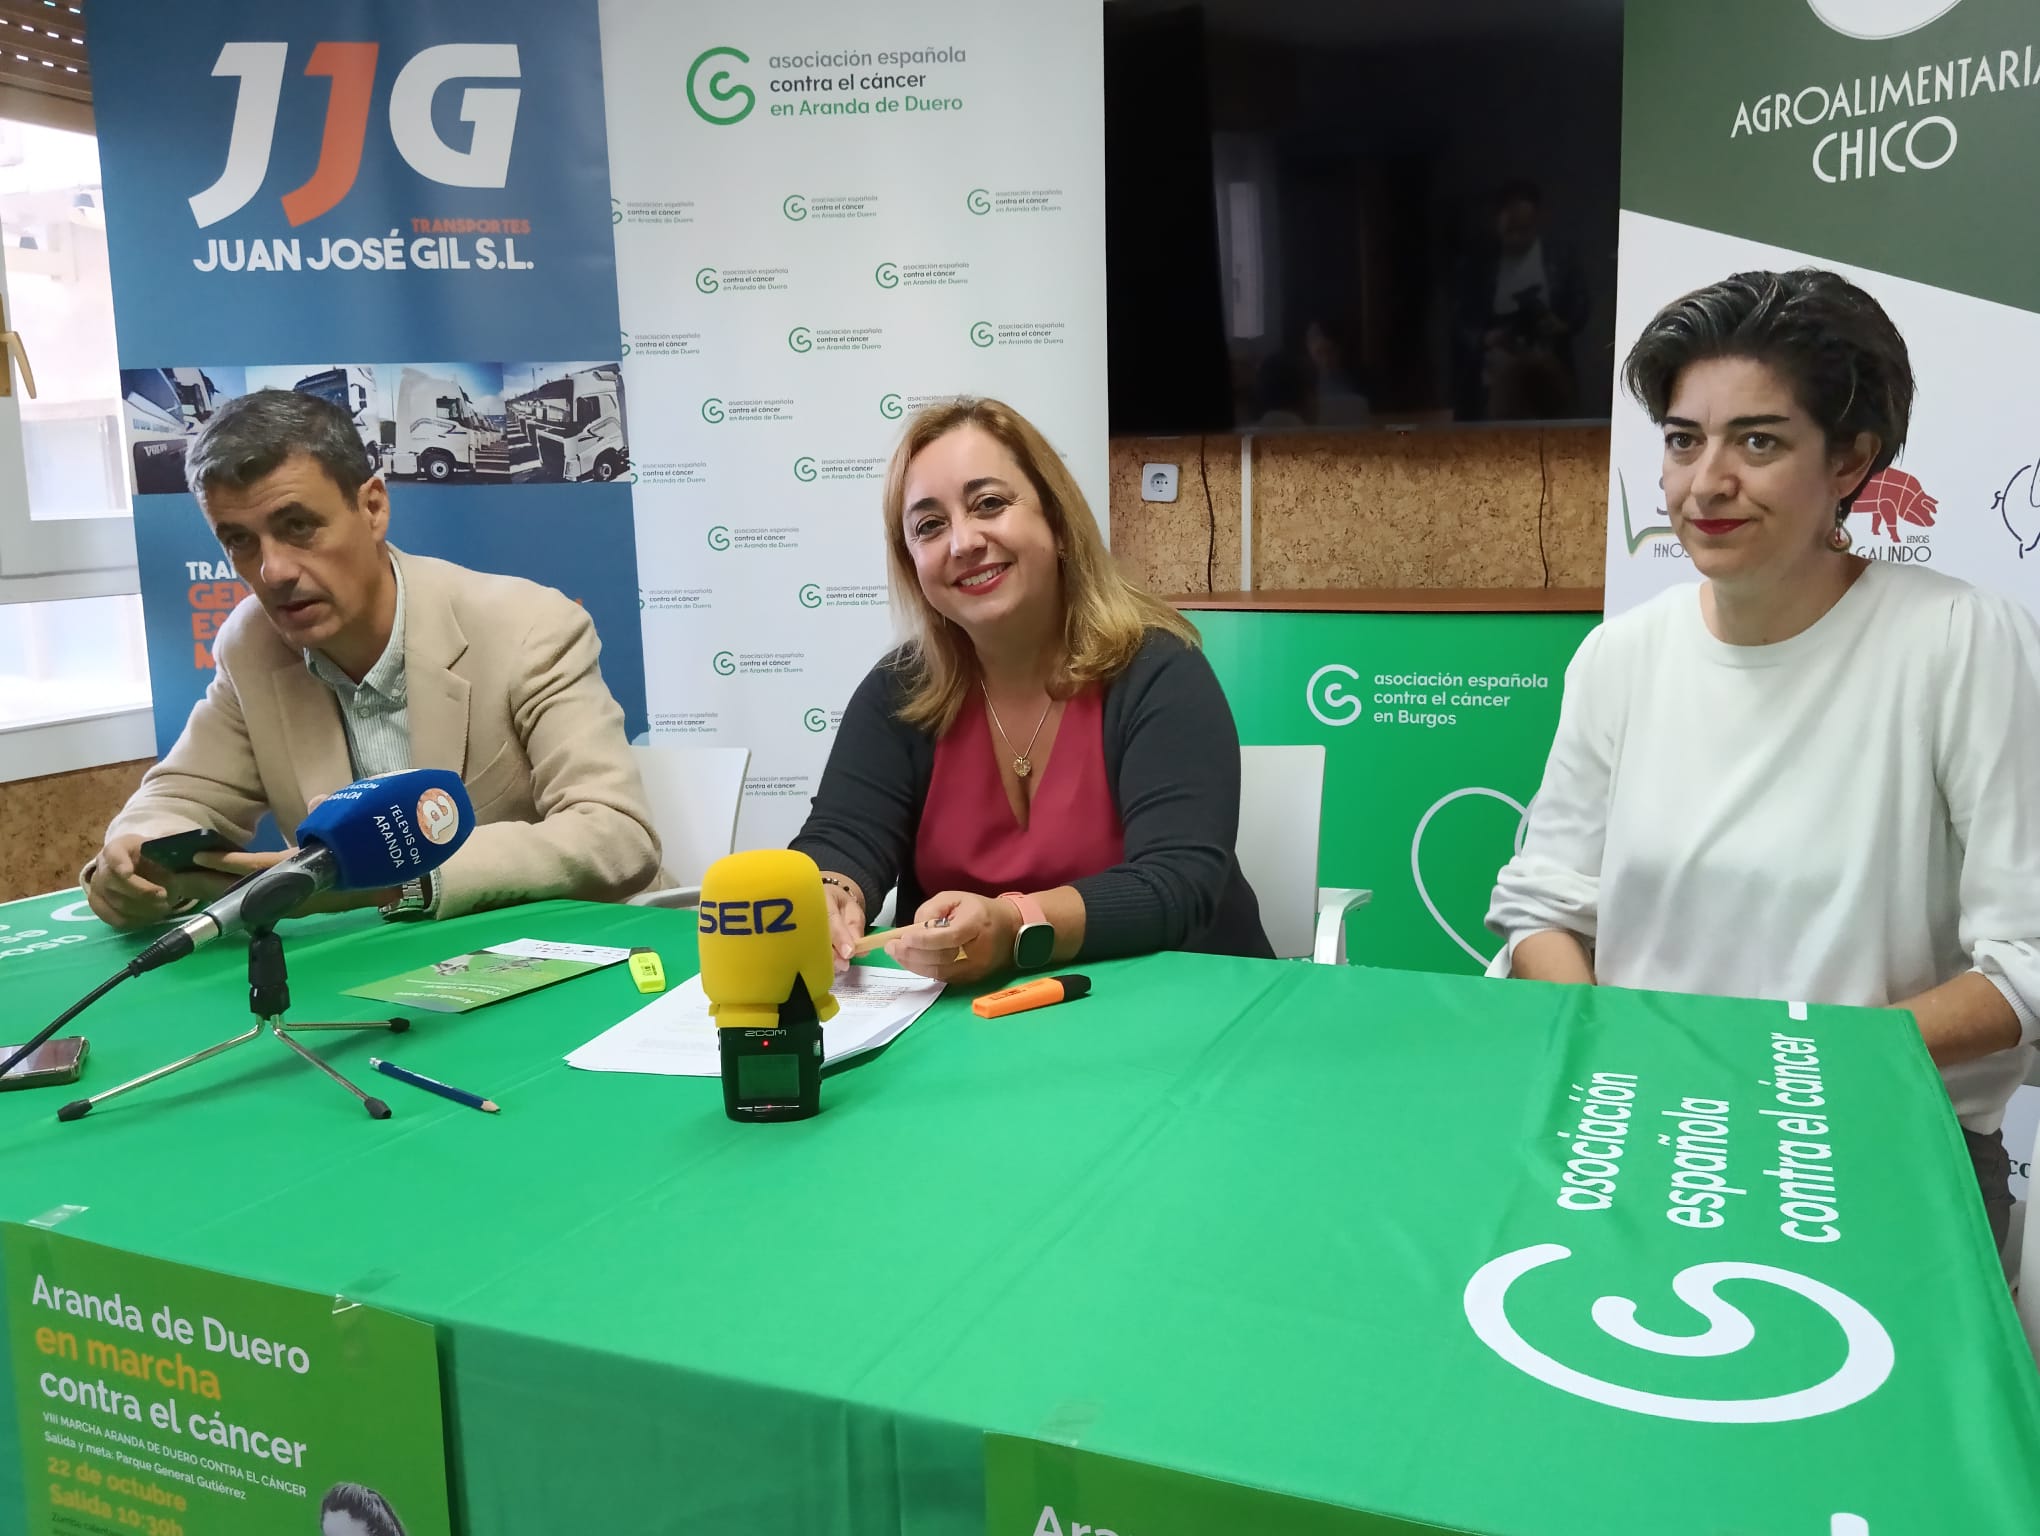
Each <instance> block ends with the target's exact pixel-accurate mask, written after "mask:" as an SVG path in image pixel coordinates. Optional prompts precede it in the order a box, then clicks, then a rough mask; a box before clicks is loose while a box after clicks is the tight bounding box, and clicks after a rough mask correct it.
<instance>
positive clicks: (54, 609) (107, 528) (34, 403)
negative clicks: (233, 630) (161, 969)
mask: <svg viewBox="0 0 2040 1536" xmlns="http://www.w3.org/2000/svg"><path fill="white" fill-rule="evenodd" d="M0 303H4V306H5V311H4V312H5V317H6V328H7V329H11V330H13V331H14V332H16V333H17V334H18V335H19V336H20V338H21V342H22V347H23V350H24V353H25V355H26V357H27V360H28V365H29V368H30V369H31V370H32V371H33V373H34V375H35V384H36V394H35V395H34V396H33V397H32V398H31V397H30V396H29V394H28V392H27V387H26V379H25V378H24V377H23V376H22V375H21V373H20V371H19V370H16V371H15V372H14V375H13V378H12V380H11V383H12V388H11V390H10V392H9V393H7V394H4V395H0V778H12V777H15V776H17V775H19V774H22V773H28V772H47V771H53V770H55V769H60V768H64V767H80V766H85V762H84V761H80V760H76V755H75V753H73V754H72V755H71V756H64V755H63V754H61V753H60V754H58V755H57V756H56V757H54V758H53V757H52V755H51V752H50V751H49V750H48V742H47V740H45V741H44V742H43V743H42V744H41V745H40V746H38V745H37V744H36V743H35V742H32V741H31V739H30V737H31V736H32V735H33V734H34V733H35V731H37V730H38V729H42V730H45V731H46V732H47V731H49V730H55V729H57V728H59V727H62V726H63V725H64V723H66V722H79V721H93V720H97V721H102V722H104V721H106V720H108V719H110V718H112V717H117V716H122V715H127V716H132V717H133V718H132V720H131V721H129V722H128V723H129V725H131V726H132V727H133V728H132V729H124V730H119V731H114V732H111V733H109V732H108V731H106V730H97V731H94V732H91V733H87V734H88V736H89V739H90V741H91V742H92V743H94V745H92V746H90V747H80V748H78V749H77V750H78V751H82V752H86V753H88V754H89V756H90V759H91V760H96V761H108V760H111V759H110V758H109V756H108V755H107V754H108V753H112V754H114V755H129V756H134V755H146V754H147V753H148V751H149V750H150V747H149V745H148V740H149V733H148V731H147V729H146V724H147V722H146V711H147V708H148V704H149V681H148V657H147V650H146V647H145V644H144V640H143V629H142V611H141V599H140V598H139V597H138V596H136V590H137V585H138V583H137V581H136V573H135V545H134V523H133V518H132V515H131V502H130V497H131V495H132V490H133V486H132V471H131V469H130V466H129V462H128V455H127V452H126V449H125V445H124V443H123V441H122V433H121V415H122V410H123V401H122V399H121V393H120V374H119V369H118V352H117V350H116V347H115V344H114V328H113V288H112V282H111V278H110V276H109V272H108V267H107V255H106V215H105V202H104V193H103V192H102V190H101V188H100V184H99V153H98V147H97V144H96V143H95V141H94V139H93V137H92V135H91V134H90V133H89V132H85V131H80V130H79V129H76V128H62V127H56V126H52V125H50V124H48V123H43V122H31V121H25V120H22V119H18V118H12V117H5V116H0ZM0 366H9V367H11V366H12V365H11V364H5V363H4V360H0ZM160 393H161V395H162V398H161V399H155V398H151V399H150V400H149V401H147V402H146V408H147V409H148V410H150V411H153V412H161V413H163V414H166V415H168V416H172V417H176V418H179V419H181V418H183V417H184V416H188V415H189V413H190V411H191V409H192V403H191V401H190V399H187V398H184V397H183V392H182V391H180V390H179V388H178V381H176V380H172V379H165V380H163V387H162V390H161V391H160ZM134 404H135V406H136V408H137V409H138V410H139V409H142V408H144V402H140V401H137V402H134ZM24 733H26V734H24ZM50 739H54V738H50ZM65 739H66V740H69V739H72V738H70V737H66V738H65ZM76 739H78V740H80V741H83V740H86V739H87V737H84V736H80V737H77V738H76Z"/></svg>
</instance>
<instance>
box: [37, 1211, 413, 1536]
mask: <svg viewBox="0 0 2040 1536" xmlns="http://www.w3.org/2000/svg"><path fill="white" fill-rule="evenodd" d="M0 1269H4V1283H5V1287H6V1291H5V1295H6V1308H5V1311H6V1316H7V1328H8V1348H9V1351H10V1353H11V1357H12V1361H13V1371H14V1381H13V1392H14V1400H15V1405H16V1408H17V1410H18V1412H19V1415H20V1424H21V1454H22V1459H23V1466H22V1477H23V1485H24V1487H25V1488H26V1490H27V1494H28V1529H27V1531H26V1532H25V1533H24V1536H100V1533H102V1532H106V1533H112V1532H123V1531H126V1532H141V1533H143V1536H330V1533H332V1532H335V1531H343V1530H361V1531H377V1532H397V1533H400V1536H451V1532H452V1525H451V1521H450V1519H449V1516H448V1509H447V1485H446V1441H445V1431H444V1428H443V1420H442V1418H441V1409H440V1398H439V1357H438V1352H437V1346H436V1343H435V1340H434V1335H433V1331H432V1329H431V1327H430V1326H428V1325H427V1324H424V1323H420V1322H414V1321H412V1320H411V1319H409V1318H404V1317H398V1316H396V1315H395V1314H393V1313H389V1312H383V1311H378V1310H377V1309H375V1308H373V1307H364V1306H360V1305H357V1304H355V1303H353V1302H350V1301H346V1300H336V1299H335V1298H333V1297H331V1296H320V1295H314V1294H312V1293H310V1292H307V1291H293V1290H286V1289H284V1288H282V1287H279V1286H273V1285H260V1284H257V1283H256V1282H254V1281H252V1280H241V1279H236V1278H234V1277H232V1276H228V1275H219V1274H213V1273H210V1272H208V1271H206V1270H202V1269H192V1268H189V1267H187V1266H185V1265H182V1264H170V1263H165V1262H163V1261H162V1260H158V1259H150V1258H144V1257H142V1256H141V1255H139V1254H132V1253H125V1252H123V1251H121V1250H120V1249H117V1248H106V1247H101V1246H99V1245H98V1244H96V1243H88V1242H82V1241H80V1240H78V1239H76V1238H70V1237H63V1236H60V1235H58V1234H57V1233H55V1232H50V1231H45V1230H42V1229H40V1228H37V1227H27V1226H18V1225H13V1224H9V1225H6V1226H4V1227H0ZM341 1517H352V1519H353V1520H354V1522H355V1523H354V1524H352V1525H350V1524H348V1523H346V1521H345V1520H344V1519H343V1518H341Z"/></svg>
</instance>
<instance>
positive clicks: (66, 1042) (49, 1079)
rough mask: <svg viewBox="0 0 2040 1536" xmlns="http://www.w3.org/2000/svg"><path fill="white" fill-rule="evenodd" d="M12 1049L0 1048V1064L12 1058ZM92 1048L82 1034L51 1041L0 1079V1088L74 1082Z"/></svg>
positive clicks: (8, 1047) (13, 1049) (4, 1046)
mask: <svg viewBox="0 0 2040 1536" xmlns="http://www.w3.org/2000/svg"><path fill="white" fill-rule="evenodd" d="M15 1049H16V1047H14V1046H11V1045H0V1061H5V1060H6V1059H7V1058H8V1057H10V1056H12V1055H13V1054H14V1052H15ZM91 1049H92V1042H91V1041H89V1040H87V1039H86V1038H85V1037H84V1036H83V1035H70V1036H67V1037H66V1038H65V1039H62V1040H52V1041H50V1042H49V1043H48V1044H46V1045H43V1046H41V1047H40V1048H38V1049H37V1051H36V1052H35V1054H34V1055H32V1056H30V1057H29V1058H28V1060H26V1061H24V1062H23V1063H22V1064H21V1065H20V1066H18V1067H16V1068H15V1069H14V1070H13V1071H12V1072H9V1073H8V1074H7V1075H6V1076H5V1077H0V1089H4V1088H50V1087H54V1086H55V1085H56V1084H58V1083H75V1082H77V1081H78V1074H79V1073H81V1072H83V1071H84V1070H85V1055H86V1052H88V1051H90V1050H91Z"/></svg>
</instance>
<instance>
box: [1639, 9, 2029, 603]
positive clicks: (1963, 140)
mask: <svg viewBox="0 0 2040 1536" xmlns="http://www.w3.org/2000/svg"><path fill="white" fill-rule="evenodd" d="M1626 18H1627V19H1626V23H1625V28H1626V30H1625V44H1624V46H1625V64H1624V79H1623V95H1624V108H1623V142H1622V215H1621V240H1622V252H1621V274H1620V281H1619V285H1618V292H1617V296H1616V361H1617V365H1618V368H1619V364H1620V361H1621V357H1622V354H1623V352H1624V351H1625V350H1626V349H1627V347H1628V346H1629V344H1630V343H1631V342H1632V341H1634V339H1635V338H1636V336H1637V334H1638V332H1640V331H1641V330H1642V328H1643V327H1644V325H1645V324H1646V323H1647V322H1648V321H1649V319H1650V317H1651V316H1652V315H1653V314H1654V313H1655V312H1656V311H1657V310H1658V309H1659V308H1660V307H1661V306H1663V305H1664V304H1666V303H1668V302H1669V301H1671V300H1672V299H1675V298H1677V297H1678V296H1679V295H1680V294H1683V293H1687V292H1689V291H1691V290H1692V289H1694V288H1698V287H1701V286H1703V285H1705V284H1707V283H1711V282H1714V281H1716V280H1718V279H1720V278H1723V277H1726V276H1728V275H1729V274H1730V273H1733V272H1741V271H1748V270H1751V269H1753V268H1774V269H1776V268H1790V267H1798V266H1807V265H1813V266H1822V267H1828V268H1832V269H1833V270H1835V271H1838V272H1840V273H1842V274H1843V275H1844V276H1846V277H1848V278H1849V279H1850V280H1851V281H1853V282H1856V283H1858V284H1860V285H1861V286H1862V287H1863V288H1865V289H1866V290H1868V291H1869V293H1870V294H1871V295H1872V296H1873V297H1875V298H1876V299H1877V301H1878V302H1879V303H1880V304H1882V305H1883V306H1884V308H1885V309H1886V310H1887V311H1888V312H1889V313H1890V315H1891V318H1892V320H1893V321H1894V322H1895V323H1896V324H1897V326H1898V328H1899V330H1900V331H1901V332H1902V333H1903V334H1904V336H1905V339H1906V342H1907V345H1908V346H1909V348H1910V349H1911V352H1912V363H1913V371H1914V374H1915V376H1916V378H1917V380H1918V390H1919V393H1918V398H1917V401H1916V403H1915V406H1914V409H1913V417H1912V430H1911V433H1910V436H1909V438H1908V440H1907V443H1906V447H1905V451H1904V453H1903V454H1902V455H1901V457H1900V458H1899V461H1898V463H1897V464H1896V465H1895V466H1893V467H1892V468H1891V469H1889V470H1886V471H1885V472H1884V473H1883V474H1881V475H1879V476H1878V477H1876V479H1875V480H1874V481H1873V482H1872V483H1871V484H1870V485H1869V486H1868V487H1866V488H1865V490H1864V491H1863V493H1862V494H1861V495H1860V496H1859V497H1858V499H1857V501H1856V503H1855V507H1854V511H1853V514H1852V515H1851V517H1850V518H1849V530H1850V532H1851V534H1852V535H1853V536H1854V539H1855V549H1856V553H1857V554H1859V555H1862V556H1864V557H1866V558H1868V559H1874V560H1887V561H1895V562H1899V563H1904V564H1916V565H1925V566H1929V567H1930V568H1932V569H1934V570H1937V571H1944V572H1946V573H1948V574H1950V575H1953V576H1957V577H1960V578H1962V579H1963V580H1965V581H1969V582H1973V583H1975V584H1976V585H1977V586H1980V587H1985V588H1989V589H1992V590H1995V591H1998V592H2002V593H2004V594H2006V595H2008V596H2011V597H2016V598H2018V599H2020V600H2022V601H2024V602H2025V603H2027V604H2028V605H2029V606H2040V433H2036V431H2035V430H2034V425H2035V424H2034V418H2033V408H2032V397H2033V384H2032V376H2033V367H2032V358H2033V357H2034V355H2035V354H2036V352H2040V262H2036V261H2035V260H2034V256H2033V253H2034V251H2035V250H2036V249H2040V198H2036V197H2035V196H2034V192H2033V189H2034V187H2035V186H2036V185H2040V26H2036V24H2035V22H2036V18H2035V13H2034V9H2033V6H2032V4H2031V0H1721V3H1718V4H1715V5H1710V6H1706V7H1695V6H1691V5H1683V4H1679V3H1677V0H1630V3H1629V6H1628V9H1627V12H1626ZM1617 395H1618V399H1617V401H1616V406H1615V419H1614V430H1613V434H1612V444H1611V455H1612V459H1611V463H1610V466H1609V477H1608V478H1609V485H1608V498H1609V500H1608V576H1607V608H1608V612H1609V613H1610V614H1615V613H1619V612H1621V611H1623V610H1624V609H1627V608H1631V607H1634V606H1635V605H1636V604H1638V603H1640V602H1642V601H1644V600H1645V599H1646V598H1648V597H1650V596H1652V595H1653V594H1654V593H1657V592H1660V591H1662V590H1664V589H1665V588H1666V587H1668V586H1672V585H1674V584H1677V583H1679V582H1684V581H1691V580H1693V579H1695V578H1694V572H1693V569H1692V566H1691V564H1690V562H1689V561H1687V560H1686V558H1685V555H1684V551H1683V550H1682V549H1681V548H1680V546H1679V542H1678V540H1677V538H1676V537H1674V536H1673V533H1672V529H1671V526H1670V520H1669V518H1668V517H1667V515H1666V512H1665V508H1664V501H1663V497H1662V494H1661V493H1660V492H1659V490H1658V463H1659V460H1660V458H1661V456H1662V452H1663V449H1662V445H1661V443H1660V441H1659V438H1658V434H1657V431H1656V429H1655V428H1654V427H1653V426H1652V425H1651V423H1650V421H1649V420H1648V419H1647V418H1646V416H1645V415H1644V413H1643V411H1642V410H1641V409H1639V408H1638V407H1637V406H1636V404H1635V403H1634V402H1633V401H1631V400H1628V399H1627V398H1626V396H1622V394H1621V391H1620V389H1619V387H1618V390H1617Z"/></svg>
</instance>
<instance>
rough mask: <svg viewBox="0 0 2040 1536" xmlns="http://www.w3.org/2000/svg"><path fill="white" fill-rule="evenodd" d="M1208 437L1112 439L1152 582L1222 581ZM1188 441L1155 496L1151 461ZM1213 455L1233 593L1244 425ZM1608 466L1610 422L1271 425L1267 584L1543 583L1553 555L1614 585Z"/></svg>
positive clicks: (1139, 574) (1264, 544) (1257, 499)
mask: <svg viewBox="0 0 2040 1536" xmlns="http://www.w3.org/2000/svg"><path fill="white" fill-rule="evenodd" d="M1197 441H1198V440H1197V439H1195V438H1173V439H1139V438H1128V439H1122V440H1116V441H1115V442H1114V443H1113V445H1112V517H1113V520H1112V540H1113V549H1114V552H1115V553H1117V554H1118V555H1119V556H1120V559H1121V561H1122V562H1123V564H1124V566H1125V568H1126V570H1127V572H1128V574H1129V575H1130V576H1132V577H1133V579H1134V580H1136V581H1138V582H1140V583H1141V584H1142V585H1144V586H1147V587H1148V588H1149V589H1150V590H1152V591H1156V592H1166V593H1185V592H1200V591H1204V590H1206V588H1205V583H1204V553H1205V543H1206V540H1207V538H1208V531H1207V524H1206V521H1205V519H1204V517H1203V515H1202V514H1203V511H1204V504H1203V495H1202V490H1201V487H1200V486H1199V485H1198V483H1197V480H1196V475H1195V469H1196V464H1195V458H1194V452H1195V445H1196V443H1197ZM1186 445H1187V449H1186ZM1186 451H1187V453H1188V455H1189V462H1188V464H1187V465H1186V466H1185V469H1184V474H1183V491H1182V494H1181V495H1180V496H1179V498H1178V500H1177V502H1176V503H1175V505H1174V506H1156V505H1153V504H1150V503H1143V502H1142V501H1141V500H1140V466H1141V464H1142V463H1143V462H1144V461H1146V460H1148V459H1160V460H1174V461H1176V462H1179V463H1181V462H1183V458H1184V456H1185V455H1186ZM1205 462H1206V465H1207V467H1208V470H1209V472H1210V475H1211V485H1212V501H1213V505H1214V507H1215V509H1216V511H1217V514H1218V528H1219V534H1218V544H1219V552H1218V558H1217V559H1216V560H1215V561H1214V568H1215V574H1216V577H1217V581H1216V586H1217V588H1218V589H1219V590H1221V591H1223V590H1227V589H1229V588H1233V587H1237V586H1238V584H1239V578H1238V542H1237V541H1238V528H1239V473H1238V468H1239V439H1237V438H1235V437H1218V436H1214V437H1210V438H1207V439H1205ZM1221 466H1222V468H1221ZM1607 477H1608V430H1607V428H1606V427H1600V426H1586V427H1551V428H1524V429H1482V430H1479V431H1463V432H1454V431H1422V432H1390V431H1371V432H1355V433H1305V434H1298V435H1294V436H1290V435H1270V436H1265V437H1257V438H1256V439H1255V440H1254V476H1253V493H1254V586H1255V587H1256V588H1259V589H1271V588H1272V589H1322V588H1328V587H1368V588H1378V587H1398V588H1401V587H1487V588H1494V587H1510V588H1515V587H1541V586H1544V585H1546V584H1547V582H1546V578H1545V563H1546V562H1547V561H1548V562H1549V564H1550V579H1549V583H1548V584H1549V585H1551V586H1554V587H1593V586H1599V585H1600V584H1601V580H1602V569H1603V563H1604V550H1605V544H1606V531H1605V521H1606V516H1607ZM1186 503H1187V504H1188V505H1187V507H1186ZM1540 506H1541V508H1542V523H1543V554H1542V558H1540V555H1539V548H1538V540H1539V526H1538V525H1539V517H1540Z"/></svg>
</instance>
